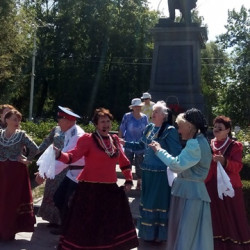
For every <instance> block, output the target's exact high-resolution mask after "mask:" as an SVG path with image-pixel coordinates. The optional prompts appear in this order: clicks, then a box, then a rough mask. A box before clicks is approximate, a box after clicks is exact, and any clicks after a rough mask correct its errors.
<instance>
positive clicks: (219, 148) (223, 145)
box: [213, 137, 229, 151]
mask: <svg viewBox="0 0 250 250" xmlns="http://www.w3.org/2000/svg"><path fill="white" fill-rule="evenodd" d="M228 140H229V137H227V139H226V140H225V142H224V143H223V144H222V145H221V146H220V147H218V148H217V147H216V146H215V145H214V142H215V141H213V148H214V149H215V150H217V151H219V150H221V149H222V148H223V147H225V145H226V144H227V142H228Z"/></svg>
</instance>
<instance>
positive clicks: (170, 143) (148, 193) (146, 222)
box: [125, 123, 181, 241]
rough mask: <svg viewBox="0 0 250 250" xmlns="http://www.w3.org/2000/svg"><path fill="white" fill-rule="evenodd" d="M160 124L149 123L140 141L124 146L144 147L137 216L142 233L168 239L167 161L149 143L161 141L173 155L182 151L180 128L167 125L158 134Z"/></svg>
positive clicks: (159, 238)
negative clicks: (178, 131)
mask: <svg viewBox="0 0 250 250" xmlns="http://www.w3.org/2000/svg"><path fill="white" fill-rule="evenodd" d="M159 131H160V127H156V126H155V125H154V124H153V123H150V124H149V125H148V126H147V128H146V129H145V131H144V133H143V136H142V138H141V140H140V142H126V143H125V148H131V149H139V148H145V155H144V161H143V163H142V190H141V202H140V207H139V209H140V218H139V220H138V229H139V237H140V238H142V239H144V240H148V241H149V240H156V239H157V240H158V241H163V240H166V239H167V228H168V214H169V205H170V196H171V193H170V192H171V188H170V186H169V184H168V179H167V175H166V168H167V167H166V165H165V164H164V163H163V162H162V161H161V160H160V159H159V158H158V157H157V156H156V155H155V153H154V151H153V150H152V149H151V148H149V147H148V144H149V143H151V142H152V140H154V141H157V142H159V143H160V145H161V147H162V148H164V149H166V150H167V151H168V152H169V153H171V154H172V155H178V154H179V153H180V151H181V145H180V142H179V135H178V133H177V130H176V129H175V128H174V127H173V126H170V125H167V126H166V127H165V129H164V130H163V132H162V134H161V135H160V136H158V134H159Z"/></svg>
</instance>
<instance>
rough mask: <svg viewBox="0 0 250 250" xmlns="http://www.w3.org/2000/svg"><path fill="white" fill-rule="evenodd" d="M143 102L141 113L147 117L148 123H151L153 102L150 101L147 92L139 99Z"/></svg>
mask: <svg viewBox="0 0 250 250" xmlns="http://www.w3.org/2000/svg"><path fill="white" fill-rule="evenodd" d="M141 99H142V101H143V106H142V108H141V111H142V113H143V114H145V115H146V116H147V117H148V121H149V122H151V119H152V113H153V106H154V104H155V103H154V102H152V101H151V95H150V94H149V93H148V92H145V93H143V95H142V97H141Z"/></svg>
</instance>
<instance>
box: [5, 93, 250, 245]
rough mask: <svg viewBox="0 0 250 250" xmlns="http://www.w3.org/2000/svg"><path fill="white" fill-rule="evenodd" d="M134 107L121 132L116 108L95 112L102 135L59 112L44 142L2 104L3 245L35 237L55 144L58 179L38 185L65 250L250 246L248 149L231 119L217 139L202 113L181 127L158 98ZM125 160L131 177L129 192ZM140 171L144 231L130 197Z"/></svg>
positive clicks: (218, 126) (218, 124) (188, 114)
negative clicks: (36, 203)
mask: <svg viewBox="0 0 250 250" xmlns="http://www.w3.org/2000/svg"><path fill="white" fill-rule="evenodd" d="M129 108H130V110H131V111H130V112H128V113H126V114H124V116H123V118H122V121H121V124H120V127H119V131H118V135H116V134H113V133H112V134H111V133H110V130H111V126H112V120H113V115H112V114H111V113H110V111H109V110H108V109H106V108H97V109H95V111H94V115H93V118H92V122H93V124H94V126H95V131H94V132H93V133H85V132H84V131H83V129H82V128H81V127H80V126H78V125H77V124H76V121H77V119H78V118H80V116H79V115H77V114H76V113H74V112H73V111H72V110H71V109H69V108H67V107H61V106H58V111H57V122H58V124H57V126H55V127H54V128H52V130H51V132H50V133H49V134H48V136H47V137H46V138H45V139H44V140H43V142H42V143H41V144H40V146H37V145H36V143H35V142H34V141H33V140H32V139H31V137H30V136H29V135H28V134H27V133H26V132H25V131H23V130H21V120H22V114H21V113H20V112H19V111H18V110H17V109H16V108H15V107H13V106H12V105H9V104H4V105H0V118H1V120H0V190H1V191H0V204H1V205H0V222H1V223H0V241H10V240H13V239H15V234H16V233H18V232H33V231H34V225H35V223H36V218H35V213H34V208H33V201H32V193H31V185H30V180H29V174H28V168H27V166H28V165H29V164H30V162H31V161H32V160H34V159H36V160H37V158H38V157H39V156H40V155H43V154H45V153H46V152H47V150H48V148H49V147H52V149H53V152H54V156H53V157H54V165H53V168H54V169H53V170H54V175H55V176H54V177H53V178H51V177H48V176H46V174H42V173H41V172H38V173H36V181H37V183H38V184H41V183H43V182H45V190H44V195H43V201H42V204H41V207H40V209H39V211H38V216H41V217H42V218H43V219H44V220H46V221H48V222H49V223H48V227H49V228H51V229H50V232H51V233H52V234H59V235H60V239H59V242H58V249H71V250H74V249H75V250H76V249H124V250H125V249H133V248H136V247H138V245H139V241H138V238H140V239H141V240H143V241H145V242H146V244H154V245H156V244H157V245H160V244H161V243H163V242H166V243H167V249H169V250H200V249H202V250H213V249H215V250H250V228H249V224H248V220H247V215H246V211H245V204H244V198H243V191H242V183H241V178H240V174H239V173H240V171H241V169H242V166H243V164H242V151H243V146H242V144H241V143H240V142H239V141H237V140H234V139H233V138H232V135H231V132H232V122H231V120H230V118H229V117H226V116H223V115H221V116H218V117H216V118H215V119H214V121H213V134H214V139H212V140H211V143H209V141H208V139H207V136H206V132H207V128H208V125H207V122H206V119H205V117H204V115H203V114H202V112H201V111H200V110H198V109H196V108H191V109H188V110H187V111H185V112H184V113H181V114H179V115H178V116H177V118H176V121H173V120H172V111H171V109H169V108H168V107H167V104H166V103H165V102H164V101H157V102H155V103H154V102H152V101H151V95H150V94H149V93H148V92H145V93H143V95H142V96H141V98H134V99H132V101H131V105H130V106H129ZM174 122H175V123H174ZM183 142H185V143H183ZM51 145H52V146H51ZM44 152H45V153H44ZM117 164H118V165H119V167H120V169H121V171H122V174H123V175H124V178H125V182H124V185H123V186H120V187H119V186H118V185H117V174H116V166H117ZM133 165H134V166H135V172H136V177H137V186H136V189H138V190H139V192H140V205H139V211H140V217H139V219H138V220H137V225H135V224H134V221H133V218H132V214H131V211H130V206H129V202H128V197H127V195H126V192H129V191H130V190H131V188H132V186H133V175H132V167H133ZM136 227H137V229H138V234H137V232H136ZM48 230H49V229H48Z"/></svg>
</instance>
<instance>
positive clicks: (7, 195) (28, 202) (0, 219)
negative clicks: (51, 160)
mask: <svg viewBox="0 0 250 250" xmlns="http://www.w3.org/2000/svg"><path fill="white" fill-rule="evenodd" d="M35 223H36V219H35V214H34V209H33V202H32V193H31V186H30V181H29V174H28V170H27V167H26V165H24V164H22V163H20V162H16V161H9V160H7V161H4V162H0V240H11V239H14V237H15V234H16V233H18V232H34V224H35Z"/></svg>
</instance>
